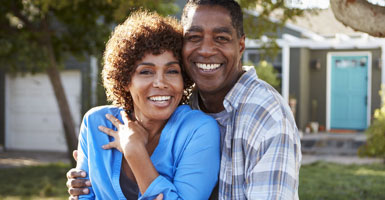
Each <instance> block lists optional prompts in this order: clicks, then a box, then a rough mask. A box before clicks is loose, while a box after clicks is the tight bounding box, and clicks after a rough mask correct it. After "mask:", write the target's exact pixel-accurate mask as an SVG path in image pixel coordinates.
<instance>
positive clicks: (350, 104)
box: [330, 55, 369, 130]
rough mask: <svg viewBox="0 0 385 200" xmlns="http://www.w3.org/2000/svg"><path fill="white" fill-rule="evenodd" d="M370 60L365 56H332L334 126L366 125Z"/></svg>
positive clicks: (332, 121)
mask: <svg viewBox="0 0 385 200" xmlns="http://www.w3.org/2000/svg"><path fill="white" fill-rule="evenodd" d="M368 61H369V57H368V56H366V55H362V56H332V59H331V62H332V63H331V67H332V69H331V107H330V108H331V118H330V128H331V129H355V130H363V129H366V128H367V107H368V106H367V105H368V102H367V99H368V96H367V94H368Z"/></svg>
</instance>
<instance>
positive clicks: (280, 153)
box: [245, 118, 301, 199]
mask: <svg viewBox="0 0 385 200" xmlns="http://www.w3.org/2000/svg"><path fill="white" fill-rule="evenodd" d="M292 123H293V122H292V121H290V120H288V119H285V118H283V119H282V120H281V121H278V122H277V121H276V122H275V123H273V124H274V126H272V127H270V128H269V129H268V130H266V132H265V134H263V135H264V136H263V137H262V139H260V140H253V139H251V140H247V145H246V146H247V151H246V152H247V155H246V158H247V160H246V162H245V163H246V164H245V171H246V173H245V176H246V177H245V179H246V185H245V186H246V187H245V195H246V196H247V199H298V176H299V168H300V160H301V149H300V148H301V147H300V140H299V134H298V130H297V128H296V126H295V124H292ZM251 138H252V137H251ZM251 141H252V142H251Z"/></svg>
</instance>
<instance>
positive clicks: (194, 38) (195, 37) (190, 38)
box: [186, 35, 201, 42]
mask: <svg viewBox="0 0 385 200" xmlns="http://www.w3.org/2000/svg"><path fill="white" fill-rule="evenodd" d="M200 38H201V37H200V36H199V35H190V36H187V37H186V39H187V41H189V42H198V41H199V40H200Z"/></svg>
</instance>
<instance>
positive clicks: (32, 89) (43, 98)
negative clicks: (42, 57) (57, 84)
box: [5, 70, 81, 152]
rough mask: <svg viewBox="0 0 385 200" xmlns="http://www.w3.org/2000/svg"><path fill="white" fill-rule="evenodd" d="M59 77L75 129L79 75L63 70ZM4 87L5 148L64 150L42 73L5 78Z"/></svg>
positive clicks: (53, 100) (51, 95)
mask: <svg viewBox="0 0 385 200" xmlns="http://www.w3.org/2000/svg"><path fill="white" fill-rule="evenodd" d="M61 78H62V82H63V86H64V90H65V92H66V95H67V100H68V102H69V104H70V109H71V113H72V116H73V118H74V122H75V125H76V127H79V124H80V120H81V116H80V109H81V96H80V92H81V73H80V71H78V70H72V71H64V72H61ZM5 87H6V88H5V90H6V102H5V107H6V108H5V110H6V113H5V114H6V116H5V118H6V120H5V132H6V133H5V142H6V144H5V147H6V148H7V149H14V150H43V151H63V152H64V151H67V147H66V143H65V137H64V129H63V126H62V123H61V118H60V113H59V108H58V106H57V102H56V98H55V96H54V92H53V89H52V86H51V83H50V81H49V78H48V76H47V75H46V74H43V73H39V74H35V75H31V74H26V75H24V76H22V75H17V76H11V75H6V86H5ZM77 130H78V129H77Z"/></svg>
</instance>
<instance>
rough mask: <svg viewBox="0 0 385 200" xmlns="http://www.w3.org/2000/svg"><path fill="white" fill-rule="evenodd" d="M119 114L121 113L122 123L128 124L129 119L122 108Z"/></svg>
mask: <svg viewBox="0 0 385 200" xmlns="http://www.w3.org/2000/svg"><path fill="white" fill-rule="evenodd" d="M120 115H122V120H123V123H124V124H128V122H129V121H130V119H129V118H128V115H127V113H126V112H125V111H124V110H122V111H120Z"/></svg>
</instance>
